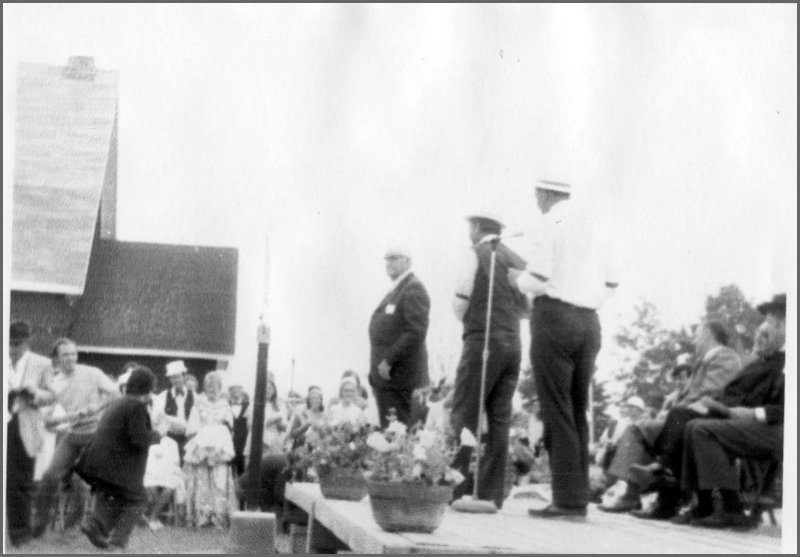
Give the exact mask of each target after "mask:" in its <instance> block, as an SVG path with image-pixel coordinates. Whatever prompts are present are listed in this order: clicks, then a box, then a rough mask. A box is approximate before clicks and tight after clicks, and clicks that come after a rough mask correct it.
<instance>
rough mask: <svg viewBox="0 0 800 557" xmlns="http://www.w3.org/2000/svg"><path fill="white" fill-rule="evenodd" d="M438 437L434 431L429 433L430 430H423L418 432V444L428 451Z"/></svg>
mask: <svg viewBox="0 0 800 557" xmlns="http://www.w3.org/2000/svg"><path fill="white" fill-rule="evenodd" d="M437 437H438V435H437V434H436V432H435V431H431V430H430V429H423V430H422V431H420V432H419V444H420V445H422V446H423V447H425V448H426V449H429V448H431V447H433V445H434V444H436V438H437Z"/></svg>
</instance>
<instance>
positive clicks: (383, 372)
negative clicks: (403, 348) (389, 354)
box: [378, 360, 392, 381]
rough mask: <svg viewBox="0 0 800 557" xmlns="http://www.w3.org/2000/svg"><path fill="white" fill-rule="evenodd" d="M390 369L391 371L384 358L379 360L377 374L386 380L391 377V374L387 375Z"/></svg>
mask: <svg viewBox="0 0 800 557" xmlns="http://www.w3.org/2000/svg"><path fill="white" fill-rule="evenodd" d="M390 371H392V366H390V365H389V363H388V362H387V361H386V360H381V363H379V364H378V375H380V376H381V378H383V379H385V380H386V381H389V380H390V379H391V378H392V376H391V375H389V372H390Z"/></svg>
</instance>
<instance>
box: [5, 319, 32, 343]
mask: <svg viewBox="0 0 800 557" xmlns="http://www.w3.org/2000/svg"><path fill="white" fill-rule="evenodd" d="M8 337H9V341H10V342H11V344H13V345H19V344H22V343H23V342H25V341H26V340H28V339H29V338H31V326H30V325H28V323H26V322H25V321H14V322H13V323H11V326H9V328H8Z"/></svg>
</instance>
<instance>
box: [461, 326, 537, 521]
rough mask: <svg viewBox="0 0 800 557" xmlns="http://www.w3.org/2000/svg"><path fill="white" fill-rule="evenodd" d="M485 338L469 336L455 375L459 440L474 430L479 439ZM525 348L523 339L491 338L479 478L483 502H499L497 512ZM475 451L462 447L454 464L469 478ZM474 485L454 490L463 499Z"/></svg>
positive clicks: (462, 485) (503, 482) (468, 484)
mask: <svg viewBox="0 0 800 557" xmlns="http://www.w3.org/2000/svg"><path fill="white" fill-rule="evenodd" d="M483 343H484V340H483V338H482V337H467V338H466V339H464V348H463V350H462V353H461V361H460V362H459V364H458V370H457V371H456V385H455V391H454V392H453V410H452V412H451V414H450V423H451V424H452V426H453V433H454V434H455V435H456V436H459V435H460V434H461V430H462V429H463V428H465V427H466V428H467V429H469V430H470V431H472V433H473V435H475V437H476V438H479V435H478V433H477V431H478V427H479V424H478V404H479V400H480V388H481V383H480V382H481V368H482V365H483ZM521 351H522V348H521V345H520V340H519V337H518V336H506V337H503V338H494V339H490V340H489V359H488V362H487V366H486V387H485V396H484V400H483V404H484V409H485V415H486V424H487V426H488V432H487V435H486V438H485V439H486V445H485V451H484V454H483V457H482V458H481V462H480V467H479V473H478V474H479V475H478V480H479V483H478V488H479V489H478V498H479V499H484V500H487V501H494V503H495V505H497V507H498V508H500V507H502V506H503V499H504V498H505V496H504V495H505V493H504V489H505V477H506V467H507V462H508V444H509V441H508V433H509V429H510V428H511V413H512V408H511V398H512V397H513V396H514V391H515V390H516V388H517V379H518V378H519V364H520V360H521ZM471 458H472V449H471V448H470V447H462V448H461V450H459V452H458V454H457V455H456V457H455V459H454V461H453V467H454V468H457V469H458V470H459V471H460V472H461V473H462V474H464V476H465V477H469V474H468V472H469V464H470V460H471ZM470 488H471V482H470V481H466V482H464V483H462V484H461V485H460V486H457V488H456V490H455V493H454V494H455V496H456V497H458V496H460V495H462V494H465V493H467V491H469V490H470Z"/></svg>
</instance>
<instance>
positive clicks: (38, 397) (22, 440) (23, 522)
mask: <svg viewBox="0 0 800 557" xmlns="http://www.w3.org/2000/svg"><path fill="white" fill-rule="evenodd" d="M30 339H31V327H30V325H28V323H26V322H25V321H14V322H13V323H11V326H10V327H9V350H8V355H9V359H10V365H9V367H8V368H7V370H6V384H7V390H6V393H8V410H9V416H10V421H9V422H8V423H7V424H6V439H7V443H8V449H7V453H6V486H7V487H6V517H7V520H8V536H9V541H10V542H11V544H12V545H15V546H17V545H21V544H23V543H25V542H26V541H28V540H29V539H30V537H31V532H30V520H31V502H32V489H33V475H34V464H35V460H36V455H38V454H39V452H40V451H41V449H42V444H43V436H42V433H43V428H44V424H43V417H42V415H41V412H40V411H39V407H41V406H46V405H47V404H50V403H51V402H52V401H53V399H54V395H53V392H52V389H51V386H50V385H51V381H52V378H53V367H52V365H51V363H50V359H49V358H46V357H45V356H41V355H39V354H36V353H34V352H31V350H30Z"/></svg>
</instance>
